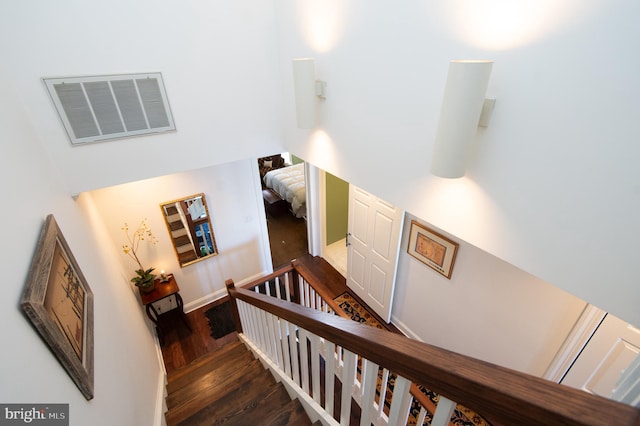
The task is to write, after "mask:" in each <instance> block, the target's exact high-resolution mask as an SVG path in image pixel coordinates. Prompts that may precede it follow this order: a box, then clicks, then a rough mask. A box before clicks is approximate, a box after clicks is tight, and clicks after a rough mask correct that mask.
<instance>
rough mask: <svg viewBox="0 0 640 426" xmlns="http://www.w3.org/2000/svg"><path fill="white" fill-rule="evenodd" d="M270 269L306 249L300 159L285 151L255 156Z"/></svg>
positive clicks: (302, 252)
mask: <svg viewBox="0 0 640 426" xmlns="http://www.w3.org/2000/svg"><path fill="white" fill-rule="evenodd" d="M257 163H258V170H259V175H260V181H261V182H260V183H261V186H262V198H263V201H264V208H265V217H266V221H267V231H268V233H269V247H270V251H271V263H272V266H273V268H274V269H277V268H278V267H280V266H283V265H286V264H288V263H289V262H290V261H291V260H292V259H296V258H298V257H301V256H303V255H305V254H308V253H309V249H308V246H309V244H308V237H307V220H306V219H307V217H306V185H305V180H304V162H303V161H302V160H301V159H299V158H297V157H295V156H291V155H290V154H289V153H287V152H285V153H280V154H274V155H269V156H266V157H261V158H258V161H257Z"/></svg>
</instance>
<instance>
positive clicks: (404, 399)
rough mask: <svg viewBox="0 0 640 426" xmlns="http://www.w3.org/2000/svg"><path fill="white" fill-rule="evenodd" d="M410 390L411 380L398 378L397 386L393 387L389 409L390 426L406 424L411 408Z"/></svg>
mask: <svg viewBox="0 0 640 426" xmlns="http://www.w3.org/2000/svg"><path fill="white" fill-rule="evenodd" d="M410 388H411V382H409V380H407V379H405V378H404V377H402V376H396V381H395V385H394V386H393V396H392V399H391V408H390V409H389V424H390V425H400V424H406V422H407V417H408V415H409V407H410V405H411V393H410V392H409V390H410Z"/></svg>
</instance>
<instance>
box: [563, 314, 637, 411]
mask: <svg viewBox="0 0 640 426" xmlns="http://www.w3.org/2000/svg"><path fill="white" fill-rule="evenodd" d="M638 354H640V330H639V329H637V328H635V327H633V326H631V325H629V324H627V323H625V322H624V321H622V320H620V319H619V318H616V317H615V316H613V315H611V314H607V316H606V317H605V318H604V320H603V321H602V323H601V324H600V326H599V327H598V329H597V330H596V331H595V333H593V335H592V336H591V339H589V342H588V343H587V345H586V346H585V347H584V349H583V350H582V352H581V353H580V355H579V356H578V357H577V358H576V360H575V362H574V363H573V365H572V366H571V368H570V369H569V370H568V371H567V374H566V375H565V377H564V378H563V379H562V381H561V382H560V383H562V384H565V385H569V386H571V387H574V388H578V389H582V390H585V391H587V392H591V393H594V394H596V395H600V396H603V397H605V398H610V397H611V392H612V391H613V389H614V388H615V386H616V383H617V381H618V379H619V378H620V376H621V374H622V372H623V370H625V369H626V368H627V367H628V366H629V365H631V363H632V362H633V360H634V359H635V358H636V357H637V356H638Z"/></svg>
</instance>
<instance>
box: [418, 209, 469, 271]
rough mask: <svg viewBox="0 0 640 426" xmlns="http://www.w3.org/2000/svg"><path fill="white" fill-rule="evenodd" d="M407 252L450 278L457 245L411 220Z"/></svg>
mask: <svg viewBox="0 0 640 426" xmlns="http://www.w3.org/2000/svg"><path fill="white" fill-rule="evenodd" d="M407 252H408V253H409V254H410V255H411V256H413V257H415V258H416V259H418V260H419V261H420V262H422V263H424V264H426V265H427V266H429V267H430V268H432V269H435V270H436V271H438V272H439V273H441V274H442V275H444V276H445V277H447V278H451V272H453V264H454V263H455V261H456V254H457V253H458V244H457V243H454V242H453V241H451V240H450V239H448V238H447V237H445V236H443V235H440V234H438V233H437V232H435V231H434V230H432V229H429V228H427V227H426V226H424V225H422V224H420V223H418V222H417V221H415V220H412V221H411V230H410V233H409V247H408V248H407Z"/></svg>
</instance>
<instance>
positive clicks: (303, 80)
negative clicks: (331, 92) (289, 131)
mask: <svg viewBox="0 0 640 426" xmlns="http://www.w3.org/2000/svg"><path fill="white" fill-rule="evenodd" d="M325 86H326V83H325V82H324V81H321V80H316V70H315V60H314V59H312V58H300V59H294V60H293V88H294V92H295V99H296V122H297V125H298V128H300V129H312V128H313V127H314V126H315V124H316V105H317V98H321V99H324V98H325Z"/></svg>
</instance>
